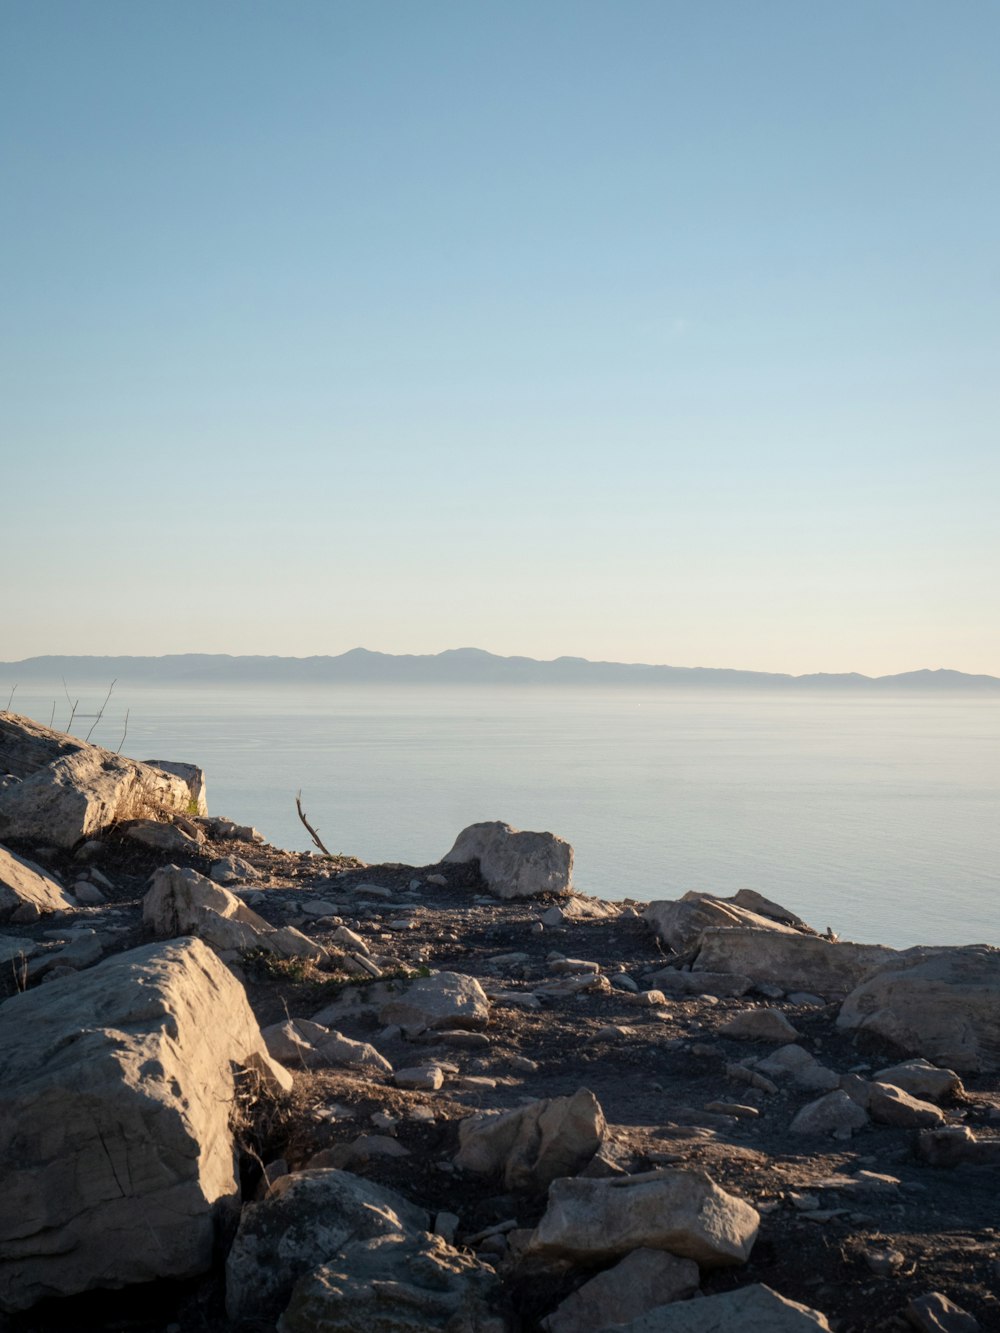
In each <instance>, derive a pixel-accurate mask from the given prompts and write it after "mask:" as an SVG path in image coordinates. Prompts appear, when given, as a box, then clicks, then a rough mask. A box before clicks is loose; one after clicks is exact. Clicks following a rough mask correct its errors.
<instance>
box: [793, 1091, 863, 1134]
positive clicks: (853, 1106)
mask: <svg viewBox="0 0 1000 1333" xmlns="http://www.w3.org/2000/svg"><path fill="white" fill-rule="evenodd" d="M867 1124H868V1115H867V1112H866V1111H865V1109H864V1107H861V1106H859V1105H858V1104H857V1102H856V1101H854V1100H853V1098H851V1097H849V1096H848V1095H847V1093H846V1092H844V1091H843V1090H842V1089H841V1088H837V1089H836V1091H834V1092H828V1093H827V1094H826V1096H825V1097H818V1098H817V1099H816V1101H814V1102H810V1103H809V1104H808V1105H807V1106H803V1108H802V1110H801V1111H799V1113H798V1115H797V1116H796V1117H795V1119H794V1120H793V1121H792V1123H791V1124H790V1125H789V1127H788V1132H789V1133H790V1134H803V1135H815V1136H816V1137H829V1136H831V1135H832V1137H833V1138H837V1139H849V1138H850V1137H851V1135H852V1134H853V1133H854V1131H855V1130H857V1129H863V1128H864V1127H865V1125H867Z"/></svg>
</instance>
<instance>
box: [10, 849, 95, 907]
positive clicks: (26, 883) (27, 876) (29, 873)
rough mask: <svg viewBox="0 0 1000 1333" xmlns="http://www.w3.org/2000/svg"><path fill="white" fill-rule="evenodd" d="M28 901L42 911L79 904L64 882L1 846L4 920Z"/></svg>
mask: <svg viewBox="0 0 1000 1333" xmlns="http://www.w3.org/2000/svg"><path fill="white" fill-rule="evenodd" d="M26 904H30V905H31V906H33V907H37V908H38V910H39V912H42V913H45V912H61V911H68V910H70V909H72V908H73V907H75V906H76V904H75V903H74V902H73V900H72V898H68V897H67V896H66V891H65V890H64V889H63V887H62V885H61V884H59V883H58V882H57V881H56V880H54V879H53V878H52V876H51V875H48V874H46V873H45V871H44V870H43V869H42V867H41V866H39V865H35V863H34V861H28V860H26V859H25V858H24V857H23V856H17V855H16V854H15V853H14V852H12V851H10V850H8V848H6V847H0V920H3V918H4V917H7V916H9V915H10V914H11V912H16V911H17V909H18V908H19V907H24V906H25V905H26Z"/></svg>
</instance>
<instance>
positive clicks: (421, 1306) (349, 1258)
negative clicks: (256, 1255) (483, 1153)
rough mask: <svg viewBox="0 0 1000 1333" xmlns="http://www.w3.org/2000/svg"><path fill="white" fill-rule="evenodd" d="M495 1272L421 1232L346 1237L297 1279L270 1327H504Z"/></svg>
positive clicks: (416, 1332) (289, 1332) (360, 1331)
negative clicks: (338, 1248)
mask: <svg viewBox="0 0 1000 1333" xmlns="http://www.w3.org/2000/svg"><path fill="white" fill-rule="evenodd" d="M499 1298H500V1283H499V1280H498V1278H497V1275H496V1273H495V1272H494V1271H493V1269H492V1268H490V1267H488V1266H487V1265H486V1264H483V1263H481V1262H480V1261H479V1260H478V1259H475V1258H474V1257H473V1256H472V1255H470V1254H465V1253H463V1252H461V1251H459V1250H456V1249H455V1248H454V1247H453V1246H452V1245H449V1244H448V1242H447V1241H446V1240H444V1239H443V1237H441V1236H435V1235H430V1234H428V1233H426V1232H422V1233H418V1234H416V1235H412V1236H406V1235H403V1234H399V1233H397V1234H394V1235H387V1236H378V1237H375V1238H374V1239H371V1240H358V1241H355V1242H354V1243H353V1244H350V1245H347V1246H345V1247H344V1249H343V1250H342V1251H341V1252H340V1254H338V1255H337V1256H336V1257H335V1258H333V1259H332V1260H331V1262H329V1263H326V1264H324V1265H322V1267H319V1268H316V1269H315V1270H314V1271H313V1272H311V1273H309V1274H307V1275H306V1276H305V1277H302V1278H300V1279H299V1281H298V1282H297V1283H296V1285H295V1290H294V1292H293V1294H292V1299H291V1302H290V1303H289V1306H288V1309H287V1310H286V1311H285V1313H284V1314H283V1315H282V1317H281V1319H280V1320H279V1321H278V1333H427V1331H428V1330H430V1329H447V1330H448V1333H505V1330H506V1329H507V1327H508V1325H507V1323H506V1321H505V1320H504V1319H503V1318H501V1317H500V1316H499V1315H497V1314H495V1313H494V1312H493V1309H492V1306H493V1304H494V1303H496V1302H498V1301H499Z"/></svg>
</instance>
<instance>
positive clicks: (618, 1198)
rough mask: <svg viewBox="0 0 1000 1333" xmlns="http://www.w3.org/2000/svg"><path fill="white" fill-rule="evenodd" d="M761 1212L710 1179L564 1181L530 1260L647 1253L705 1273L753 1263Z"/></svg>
mask: <svg viewBox="0 0 1000 1333" xmlns="http://www.w3.org/2000/svg"><path fill="white" fill-rule="evenodd" d="M759 1226H760V1214H759V1213H758V1212H757V1209H756V1208H754V1207H752V1206H751V1205H750V1204H749V1203H746V1202H745V1201H744V1200H743V1199H738V1198H737V1197H736V1196H735V1195H733V1194H728V1193H727V1192H726V1191H725V1190H723V1189H720V1187H719V1186H718V1185H716V1183H715V1182H714V1181H713V1180H712V1179H711V1178H710V1177H709V1176H707V1175H705V1173H704V1172H702V1171H680V1170H676V1171H650V1172H646V1173H644V1174H642V1175H638V1176H619V1177H614V1178H612V1179H610V1180H588V1179H584V1178H582V1177H581V1178H577V1179H574V1180H556V1181H554V1182H553V1184H552V1185H551V1186H550V1188H549V1199H548V1206H547V1208H546V1210H545V1213H544V1215H543V1216H542V1220H541V1221H540V1222H539V1223H538V1226H537V1227H536V1228H535V1230H534V1232H533V1233H532V1235H531V1238H530V1239H529V1241H528V1245H527V1253H528V1254H529V1255H535V1256H539V1257H543V1258H548V1259H569V1260H571V1261H572V1262H575V1263H581V1264H595V1265H596V1264H598V1263H600V1262H601V1261H603V1260H607V1259H615V1258H618V1257H619V1256H620V1255H625V1254H628V1253H629V1251H631V1250H635V1249H639V1248H640V1247H644V1248H647V1249H653V1250H669V1251H670V1253H671V1254H677V1255H680V1256H681V1258H684V1259H693V1260H694V1261H695V1263H698V1264H702V1265H703V1266H704V1267H708V1268H713V1267H722V1266H724V1265H727V1264H741V1263H745V1262H746V1259H747V1256H748V1255H749V1253H750V1250H751V1248H752V1246H753V1243H754V1241H755V1240H756V1238H757V1231H758V1228H759Z"/></svg>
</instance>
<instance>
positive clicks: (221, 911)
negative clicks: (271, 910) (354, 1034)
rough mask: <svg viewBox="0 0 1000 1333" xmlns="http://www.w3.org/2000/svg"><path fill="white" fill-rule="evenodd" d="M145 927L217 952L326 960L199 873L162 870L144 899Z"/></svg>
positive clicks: (323, 954) (310, 942)
mask: <svg viewBox="0 0 1000 1333" xmlns="http://www.w3.org/2000/svg"><path fill="white" fill-rule="evenodd" d="M142 920H143V925H144V926H145V927H146V928H147V930H149V931H150V932H151V933H152V934H154V935H156V936H157V937H158V938H160V939H172V938H174V937H175V936H178V935H196V936H197V937H198V938H199V939H202V940H204V941H205V943H206V944H208V945H210V946H211V947H212V948H213V949H217V950H220V951H228V950H234V951H236V952H242V951H244V950H248V949H266V950H267V951H268V952H269V953H273V954H276V955H277V956H278V957H279V958H310V959H313V960H314V961H316V962H323V961H326V959H327V958H328V954H327V952H326V950H325V949H324V948H323V947H322V945H319V944H317V943H316V942H315V940H310V939H309V938H308V937H307V936H306V935H303V934H302V933H301V932H300V931H298V930H295V929H294V928H293V927H292V926H282V927H280V928H275V927H274V926H272V925H270V924H269V923H268V922H267V921H265V920H264V918H263V917H261V916H258V915H257V913H256V912H254V911H252V910H251V909H250V908H249V907H247V906H246V904H245V903H243V902H241V901H240V899H239V898H238V897H237V896H236V895H235V894H234V893H230V891H229V890H228V889H224V888H223V887H222V885H221V884H213V883H212V881H211V880H210V879H206V878H205V876H204V875H199V874H198V873H197V871H195V870H189V869H181V867H180V866H175V865H169V866H161V867H160V869H159V870H157V871H156V872H155V873H154V875H153V877H152V879H151V880H150V888H149V892H148V893H147V894H146V896H145V898H143V900H142Z"/></svg>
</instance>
